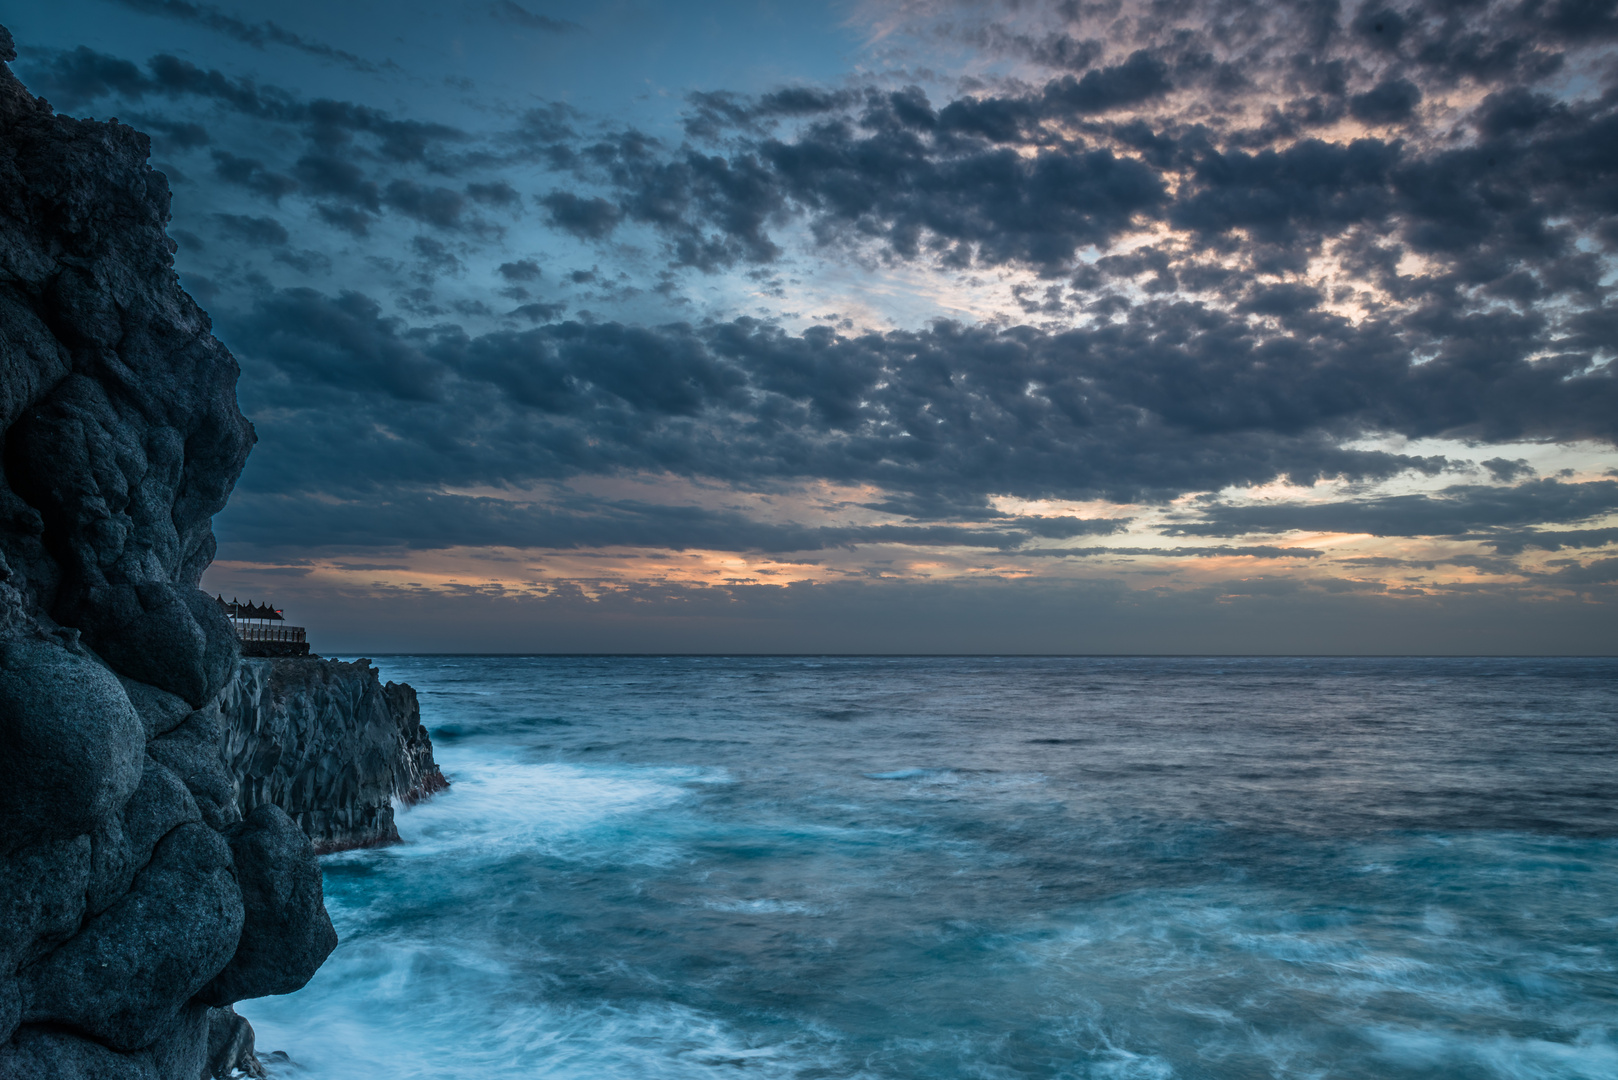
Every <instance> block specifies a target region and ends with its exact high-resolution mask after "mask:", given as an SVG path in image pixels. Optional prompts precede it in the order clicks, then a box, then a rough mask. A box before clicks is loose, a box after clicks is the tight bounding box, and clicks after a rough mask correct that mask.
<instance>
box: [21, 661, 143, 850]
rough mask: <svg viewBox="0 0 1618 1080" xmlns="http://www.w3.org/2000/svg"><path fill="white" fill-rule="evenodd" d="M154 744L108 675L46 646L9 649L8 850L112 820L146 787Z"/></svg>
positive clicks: (87, 663) (87, 830)
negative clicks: (147, 758) (144, 762)
mask: <svg viewBox="0 0 1618 1080" xmlns="http://www.w3.org/2000/svg"><path fill="white" fill-rule="evenodd" d="M145 743H146V733H145V729H144V728H143V727H142V726H141V722H140V717H139V716H137V715H136V714H135V710H134V708H133V707H132V706H131V705H130V704H129V698H128V697H127V696H126V695H125V694H124V691H123V687H121V686H119V685H118V680H117V679H115V678H114V677H113V676H112V673H111V672H109V671H107V670H106V669H105V668H103V667H102V666H101V665H99V664H97V663H96V662H95V661H93V660H91V659H89V658H87V657H84V656H79V655H76V654H74V653H73V652H70V651H69V650H68V649H66V648H64V647H63V646H62V645H60V644H59V643H57V642H55V641H52V640H50V639H48V638H44V637H25V638H20V639H16V640H12V641H9V642H0V845H3V847H4V848H9V847H11V846H13V845H15V844H16V843H18V842H19V841H23V840H26V839H30V838H35V837H40V836H63V837H66V836H75V835H78V834H81V833H86V832H89V831H91V830H92V829H93V828H95V826H96V825H97V824H98V823H99V822H102V821H105V820H106V819H108V818H110V817H111V816H113V815H114V814H115V813H117V811H118V810H119V809H121V808H122V806H123V804H124V802H125V801H126V800H127V799H128V798H129V796H130V794H131V793H132V792H133V791H134V790H135V786H136V785H137V784H138V783H139V782H140V771H141V752H142V750H143V748H144V747H145Z"/></svg>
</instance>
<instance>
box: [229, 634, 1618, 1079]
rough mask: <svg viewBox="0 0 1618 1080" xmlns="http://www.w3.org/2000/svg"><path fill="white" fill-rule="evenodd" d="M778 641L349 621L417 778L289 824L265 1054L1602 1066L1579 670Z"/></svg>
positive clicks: (374, 1072)
mask: <svg viewBox="0 0 1618 1080" xmlns="http://www.w3.org/2000/svg"><path fill="white" fill-rule="evenodd" d="M817 663H820V664H821V665H822V666H821V667H818V668H813V667H809V666H807V665H804V664H802V663H799V662H794V661H787V660H780V661H774V660H744V661H723V660H716V659H709V660H707V661H705V662H704V663H702V664H698V663H696V662H695V661H690V662H687V661H682V660H680V659H678V658H650V659H646V660H636V659H632V658H631V659H622V658H620V659H612V660H566V659H557V660H544V661H536V660H499V659H488V660H480V659H468V658H449V659H441V660H435V659H431V658H417V659H397V660H393V661H386V662H384V669H385V671H386V673H387V674H388V676H389V677H390V678H405V679H407V680H408V681H410V682H412V683H413V684H415V685H416V686H417V687H418V689H420V690H421V691H422V700H423V703H424V711H425V712H426V714H427V715H428V716H429V718H430V719H429V723H430V724H431V723H433V722H434V721H435V720H436V721H437V722H438V723H440V724H442V725H443V729H444V735H443V737H441V738H440V748H441V753H440V757H441V759H442V761H443V764H444V767H445V770H446V772H448V773H449V774H450V775H451V777H452V779H453V780H454V786H453V787H452V788H451V790H450V791H449V792H448V793H446V794H444V795H441V796H439V797H438V798H435V799H434V800H432V801H430V802H428V803H425V804H422V805H419V806H417V807H413V808H410V809H408V810H406V811H404V812H403V813H401V815H400V818H399V824H400V830H401V834H402V835H403V836H404V838H405V841H406V842H405V843H404V844H402V845H400V846H397V847H394V848H388V849H380V850H368V851H358V852H348V853H344V854H341V855H336V856H331V857H329V858H328V859H327V860H326V862H325V866H326V887H327V895H328V898H329V905H330V907H331V909H332V911H333V916H334V919H335V921H336V923H337V926H338V930H339V933H340V935H341V937H342V944H341V945H340V946H339V949H338V951H337V952H336V953H335V954H334V955H333V957H332V958H331V960H330V961H328V963H327V965H326V967H325V968H323V969H322V970H321V972H320V973H319V974H318V975H317V976H316V977H315V979H314V981H313V982H311V983H310V985H309V986H308V987H306V988H305V989H304V990H303V991H300V992H299V993H298V994H295V995H291V996H289V997H286V998H276V999H264V1000H260V1001H254V1002H248V1003H244V1004H243V1005H242V1006H241V1009H242V1012H243V1013H244V1014H245V1015H247V1016H248V1017H249V1018H250V1019H251V1020H252V1021H253V1023H254V1025H255V1027H256V1028H257V1029H258V1033H259V1045H260V1047H261V1048H264V1049H267V1050H274V1049H285V1050H287V1051H289V1052H290V1053H291V1055H292V1056H293V1058H295V1059H296V1060H297V1061H298V1062H299V1064H300V1066H301V1067H302V1069H301V1071H290V1070H289V1069H282V1075H285V1076H288V1077H290V1076H298V1077H300V1078H302V1080H337V1078H343V1080H349V1078H352V1077H364V1076H387V1077H390V1078H393V1077H429V1076H430V1077H434V1078H448V1080H462V1078H465V1080H472V1078H497V1080H498V1078H504V1077H519V1076H521V1077H566V1078H572V1077H580V1078H584V1077H653V1078H662V1077H669V1078H681V1080H683V1078H687V1077H693V1078H694V1077H724V1076H736V1077H743V1076H749V1077H768V1078H775V1077H782V1078H786V1077H792V1078H801V1080H811V1078H813V1080H824V1078H828V1077H838V1078H843V1077H859V1078H879V1077H880V1078H893V1080H898V1078H901V1077H902V1078H906V1080H909V1078H928V1080H931V1078H939V1080H956V1078H960V1080H966V1078H974V1080H976V1078H983V1077H992V1078H995V1080H1001V1078H1006V1080H1010V1078H1022V1077H1041V1078H1045V1077H1048V1078H1051V1080H1057V1078H1069V1077H1072V1078H1080V1077H1083V1078H1100V1077H1109V1078H1120V1077H1122V1078H1140V1080H1159V1078H1167V1077H1208V1078H1214V1080H1236V1078H1238V1077H1240V1078H1246V1077H1251V1076H1264V1077H1282V1078H1300V1080H1301V1078H1305V1077H1310V1078H1312V1077H1322V1076H1330V1077H1333V1078H1339V1077H1346V1078H1365V1080H1373V1078H1374V1080H1387V1078H1392V1080H1404V1078H1409V1080H1414V1078H1417V1077H1421V1078H1424V1080H1425V1078H1429V1077H1434V1076H1441V1077H1442V1076H1454V1077H1466V1078H1468V1080H1470V1078H1472V1077H1479V1078H1485V1080H1497V1078H1511V1080H1527V1078H1535V1077H1558V1078H1571V1080H1586V1078H1590V1080H1593V1078H1596V1077H1604V1078H1609V1080H1610V1078H1611V1077H1613V1076H1618V1059H1615V1054H1618V1007H1615V1005H1614V998H1615V995H1613V993H1612V987H1613V986H1614V979H1615V973H1618V946H1615V944H1614V942H1615V940H1618V934H1615V931H1618V919H1615V918H1614V916H1613V915H1612V914H1611V903H1610V897H1611V896H1612V895H1618V842H1615V841H1614V839H1613V836H1614V835H1615V834H1618V827H1615V825H1618V822H1615V820H1614V815H1615V810H1614V805H1613V800H1611V799H1610V798H1605V797H1603V796H1602V794H1601V792H1602V791H1603V790H1605V789H1604V788H1603V786H1602V785H1603V784H1610V779H1609V778H1608V777H1607V774H1606V772H1605V765H1604V762H1606V761H1607V760H1610V753H1611V751H1612V746H1611V742H1612V734H1611V727H1610V716H1611V715H1612V713H1613V708H1612V706H1613V704H1614V694H1613V691H1612V687H1613V686H1614V685H1618V679H1611V678H1607V677H1605V676H1601V675H1600V671H1605V670H1606V669H1600V671H1597V675H1596V676H1592V675H1591V669H1589V668H1578V667H1572V668H1568V667H1563V668H1557V667H1555V666H1554V665H1552V666H1550V667H1549V668H1546V667H1543V666H1541V667H1539V668H1533V667H1526V668H1522V669H1519V670H1517V671H1516V672H1515V674H1514V676H1513V678H1512V679H1511V680H1510V681H1509V683H1508V682H1505V681H1504V680H1497V679H1492V678H1491V677H1490V671H1489V669H1482V670H1481V673H1480V669H1477V668H1475V667H1473V668H1467V667H1466V666H1465V665H1460V664H1448V663H1447V662H1442V661H1425V662H1413V661H1402V662H1386V663H1382V664H1374V663H1351V662H1341V663H1338V664H1337V666H1335V667H1333V668H1331V669H1330V670H1328V671H1327V672H1326V673H1325V674H1324V675H1323V674H1322V672H1321V669H1320V668H1319V667H1318V666H1316V667H1305V666H1303V665H1300V664H1299V663H1298V662H1289V661H1264V662H1251V663H1247V662H1232V661H1229V660H1224V661H1221V662H1220V663H1219V664H1218V665H1208V664H1205V663H1199V662H1192V661H1179V662H1176V661H1168V662H1165V661H1151V662H1148V661H1131V662H1117V661H1013V660H1001V661H997V662H995V663H993V664H991V663H989V662H987V661H983V662H973V661H942V660H931V661H928V660H915V661H893V660H887V661H882V662H880V663H874V662H873V663H870V664H863V663H862V662H859V661H836V660H822V661H817ZM1610 666H1611V667H1612V671H1611V672H1610V674H1612V675H1618V665H1610ZM1435 670H1437V671H1440V672H1441V673H1442V674H1443V675H1444V678H1442V679H1435V678H1434V677H1433V673H1434V671H1435ZM1468 671H1471V672H1472V674H1468ZM1258 676H1262V678H1260V677H1258ZM1598 676H1599V677H1598ZM1468 678H1474V679H1476V680H1478V681H1477V682H1476V684H1475V685H1474V684H1472V683H1467V682H1466V679H1468ZM1323 679H1325V680H1335V681H1331V682H1330V683H1329V686H1328V689H1329V690H1330V691H1331V692H1330V693H1320V692H1315V691H1311V690H1310V688H1311V687H1316V688H1318V687H1319V685H1320V683H1321V681H1322V680H1323ZM1255 686H1258V687H1261V689H1254V687H1255ZM473 687H476V688H478V689H479V690H481V691H486V692H485V693H472V692H470V691H471V688H473ZM1238 687H1239V689H1237V688H1238ZM1311 693H1314V697H1313V698H1311V697H1310V694H1311ZM1299 700H1315V701H1316V703H1317V705H1316V707H1315V708H1314V710H1313V711H1312V712H1311V713H1309V715H1308V716H1306V717H1304V718H1302V719H1300V718H1299V717H1298V715H1297V702H1298V701H1299ZM1458 700H1464V702H1465V704H1464V706H1461V705H1457V704H1455V702H1456V701H1458ZM1075 702H1081V703H1082V706H1083V707H1082V708H1080V707H1078V706H1076V705H1075ZM1480 702H1481V703H1482V704H1480ZM1210 715H1215V716H1218V717H1221V719H1219V720H1217V721H1210V720H1209V719H1208V717H1209V716H1210ZM1535 716H1544V717H1546V718H1548V719H1549V720H1554V722H1555V724H1556V730H1557V731H1558V743H1557V752H1556V753H1554V754H1546V755H1543V756H1541V755H1537V754H1536V752H1535V750H1534V744H1533V742H1532V740H1531V739H1527V738H1525V725H1529V724H1531V723H1532V722H1533V717H1535ZM1581 725H1582V726H1581ZM1395 729H1396V730H1397V731H1398V737H1397V738H1392V737H1390V735H1389V731H1390V730H1395ZM1581 740H1582V742H1581ZM1569 747H1573V748H1576V749H1578V752H1576V753H1572V754H1569V753H1568V752H1567V751H1568V749H1569ZM1603 754H1607V755H1609V757H1603V756H1602V755H1603ZM1323 757H1325V758H1330V759H1331V760H1332V762H1333V768H1332V771H1331V773H1330V776H1329V782H1327V779H1328V778H1323V777H1322V774H1321V773H1320V771H1319V766H1318V761H1319V760H1321V759H1322V758H1323ZM918 760H919V761H920V762H922V763H923V764H909V762H917V761H918ZM889 763H891V764H889Z"/></svg>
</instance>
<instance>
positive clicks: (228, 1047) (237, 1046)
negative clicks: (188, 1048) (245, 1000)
mask: <svg viewBox="0 0 1618 1080" xmlns="http://www.w3.org/2000/svg"><path fill="white" fill-rule="evenodd" d="M281 1056H282V1057H283V1058H284V1057H285V1056H286V1055H285V1054H283V1055H281ZM238 1071H239V1072H241V1073H244V1074H246V1075H247V1076H251V1077H258V1078H261V1080H262V1078H263V1077H265V1076H267V1075H268V1074H267V1073H265V1071H264V1066H263V1065H262V1064H261V1063H260V1062H259V1059H258V1054H257V1053H256V1052H255V1047H254V1045H253V1025H252V1024H249V1023H248V1022H247V1020H246V1018H245V1017H241V1016H238V1015H236V1010H235V1009H232V1008H228V1007H227V1008H223V1009H209V1010H208V1064H207V1072H205V1073H203V1077H204V1078H207V1077H213V1078H214V1080H227V1078H229V1077H232V1076H235V1075H236V1074H237V1072H238Z"/></svg>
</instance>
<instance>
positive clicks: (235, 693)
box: [222, 659, 449, 854]
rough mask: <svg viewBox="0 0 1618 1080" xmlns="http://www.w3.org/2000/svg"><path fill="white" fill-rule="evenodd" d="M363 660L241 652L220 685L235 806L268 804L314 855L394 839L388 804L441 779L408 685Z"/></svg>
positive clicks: (438, 785)
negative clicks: (234, 670)
mask: <svg viewBox="0 0 1618 1080" xmlns="http://www.w3.org/2000/svg"><path fill="white" fill-rule="evenodd" d="M370 664H371V662H370V661H369V660H357V661H355V662H353V663H343V662H341V661H336V660H308V659H273V660H270V659H244V660H243V661H242V662H241V668H240V670H239V672H238V674H237V677H236V679H235V680H234V681H232V682H231V683H230V685H229V686H227V687H226V689H225V694H224V698H223V702H222V706H223V714H224V744H223V748H224V756H225V760H226V762H227V766H228V768H229V770H230V772H231V774H232V776H233V777H234V778H235V782H236V803H237V807H238V808H239V809H240V810H241V811H242V813H244V814H250V813H252V812H253V810H255V809H256V808H257V807H260V806H264V805H271V804H273V805H275V806H278V807H280V808H281V809H282V810H284V811H286V812H287V814H288V815H290V816H291V818H292V820H293V821H295V822H297V824H298V825H299V827H301V828H302V829H303V831H304V832H305V833H306V834H307V835H308V836H309V839H310V840H312V841H313V842H314V845H315V850H316V851H318V852H320V853H321V854H325V853H326V852H330V851H342V850H345V849H348V848H357V847H372V846H375V845H377V844H386V843H392V842H396V841H397V840H398V839H399V831H398V829H397V828H395V826H394V823H393V804H394V802H395V801H396V800H397V801H399V802H403V803H405V804H410V803H414V802H417V801H419V800H420V799H423V798H425V797H427V796H429V795H431V794H433V793H434V792H436V791H442V790H443V789H445V788H447V787H448V786H449V783H448V781H446V780H445V779H444V775H443V773H441V772H439V770H438V766H437V765H436V764H435V763H434V762H433V743H432V740H431V739H430V738H429V737H428V735H427V729H426V728H425V727H423V726H422V723H421V710H420V708H419V706H418V705H417V703H416V692H415V691H414V690H413V689H411V688H410V687H409V686H407V685H405V684H402V683H392V682H390V683H387V684H386V685H383V683H382V681H381V679H380V678H379V677H378V675H377V672H376V669H374V668H372V667H371V666H370Z"/></svg>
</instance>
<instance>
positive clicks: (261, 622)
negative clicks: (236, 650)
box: [214, 595, 310, 656]
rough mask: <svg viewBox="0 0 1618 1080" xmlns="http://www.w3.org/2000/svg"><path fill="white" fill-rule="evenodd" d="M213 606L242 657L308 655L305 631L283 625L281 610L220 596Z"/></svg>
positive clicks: (307, 639) (300, 628) (284, 619)
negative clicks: (237, 642) (227, 625)
mask: <svg viewBox="0 0 1618 1080" xmlns="http://www.w3.org/2000/svg"><path fill="white" fill-rule="evenodd" d="M214 602H215V603H217V604H218V605H219V609H220V610H221V611H223V612H224V613H225V617H226V618H227V619H229V620H230V625H231V628H232V629H234V630H235V631H236V637H237V638H238V639H239V640H240V641H241V643H242V655H243V656H308V655H310V653H309V633H308V631H307V630H305V629H304V628H303V627H301V626H289V625H286V615H285V614H284V613H283V612H282V611H281V609H280V608H278V607H272V606H271V605H269V604H255V603H254V602H253V601H251V600H249V601H248V602H247V603H245V604H244V603H242V602H241V601H239V600H236V599H235V598H232V599H230V600H228V601H227V600H226V599H225V598H224V596H222V595H221V596H215V597H214ZM278 624H279V625H278Z"/></svg>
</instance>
